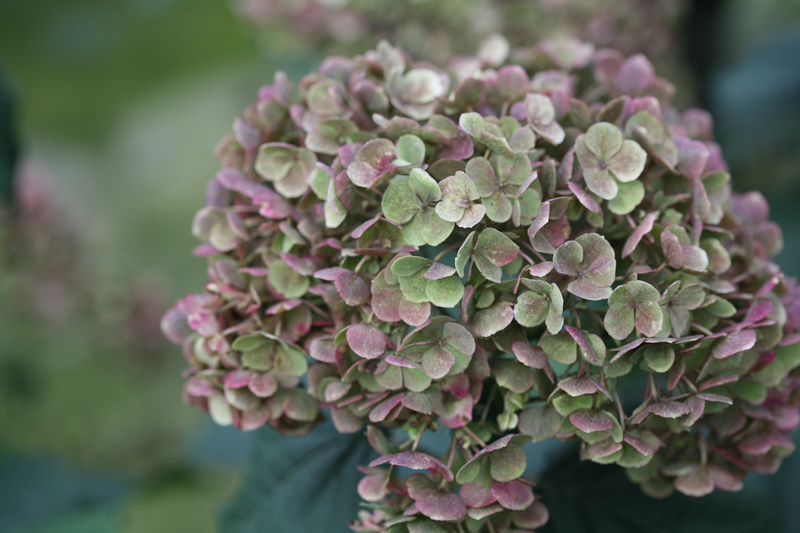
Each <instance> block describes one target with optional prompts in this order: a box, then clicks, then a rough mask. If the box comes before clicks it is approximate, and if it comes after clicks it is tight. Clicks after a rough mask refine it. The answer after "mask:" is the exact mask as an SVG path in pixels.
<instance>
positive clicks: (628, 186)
mask: <svg viewBox="0 0 800 533" xmlns="http://www.w3.org/2000/svg"><path fill="white" fill-rule="evenodd" d="M642 200H644V185H642V182H641V181H631V182H629V183H620V184H619V191H618V192H617V196H616V197H615V198H614V199H613V200H611V201H610V202H608V209H609V210H610V211H611V212H612V213H614V214H616V215H627V214H628V213H630V212H631V211H633V210H634V209H636V206H638V205H639V204H640V203H642Z"/></svg>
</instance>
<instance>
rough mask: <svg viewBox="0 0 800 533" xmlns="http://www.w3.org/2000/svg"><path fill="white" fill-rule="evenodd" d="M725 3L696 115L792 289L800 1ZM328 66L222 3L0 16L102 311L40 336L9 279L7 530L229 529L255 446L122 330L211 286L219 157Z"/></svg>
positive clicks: (34, 6) (80, 311)
mask: <svg viewBox="0 0 800 533" xmlns="http://www.w3.org/2000/svg"><path fill="white" fill-rule="evenodd" d="M700 3H702V2H700ZM716 3H717V4H718V11H717V12H716V15H715V18H714V21H715V23H714V25H713V27H712V26H709V27H708V29H707V32H705V33H703V32H702V31H701V32H696V31H695V33H694V34H692V35H693V37H692V39H694V40H690V41H688V42H690V43H693V44H692V46H703V47H704V48H703V51H704V52H703V56H704V57H705V56H708V57H709V58H710V59H709V60H708V61H707V62H705V63H703V62H700V63H698V64H695V65H694V68H695V71H694V72H695V76H696V84H695V86H696V87H697V88H698V92H697V94H696V95H694V96H692V95H688V96H687V95H685V94H684V95H683V98H681V99H682V100H683V101H686V100H688V101H701V102H703V103H704V104H705V105H707V106H708V107H710V109H712V111H713V112H714V113H715V116H716V117H717V134H718V136H719V139H720V141H721V143H722V145H723V150H724V151H725V153H726V155H727V156H728V158H729V161H730V162H731V164H732V174H733V177H734V183H735V185H736V187H737V189H739V190H750V189H755V188H758V189H760V190H762V191H763V192H764V193H765V195H766V196H767V198H768V199H769V200H770V202H771V204H772V205H773V218H775V219H776V220H778V221H779V223H781V224H782V225H783V227H784V232H785V242H786V246H785V250H784V252H783V253H782V254H781V255H780V256H779V258H778V262H779V263H780V264H781V265H782V266H783V268H784V270H785V271H786V272H787V274H789V275H794V276H797V275H800V216H798V214H797V208H796V205H797V203H798V201H800V61H798V59H797V58H798V57H800V3H798V2H788V1H780V0H759V1H758V2H753V1H751V0H730V1H722V0H720V1H718V2H716ZM412 8H413V7H412ZM688 26H689V24H688V22H687V27H688ZM643 31H646V29H643ZM677 31H681V32H683V31H688V30H686V28H679V29H677ZM698 35H699V36H698ZM694 52H695V51H694V50H692V49H687V50H686V53H685V54H684V55H683V57H684V60H685V61H687V63H691V59H692V55H693V53H694ZM322 55H323V54H322V53H321V52H320V51H313V50H308V49H306V48H305V47H304V46H303V43H302V42H300V41H298V39H296V38H293V36H292V33H291V32H290V31H288V30H286V29H284V30H283V31H266V32H257V31H255V30H254V29H253V28H251V27H249V26H248V25H247V23H245V22H243V21H241V20H240V19H238V18H237V17H236V16H235V15H234V14H233V11H232V10H231V9H230V6H229V5H228V3H227V2H225V1H222V0H119V1H116V2H109V1H101V0H36V1H31V0H3V1H2V2H1V3H0V69H2V71H3V73H4V79H5V81H6V82H9V81H10V86H11V87H12V89H13V90H14V92H15V94H16V103H17V107H16V115H17V125H18V137H19V140H20V143H21V146H22V152H21V164H22V167H23V168H24V169H25V171H26V172H30V173H32V174H36V175H39V176H42V177H43V178H44V179H45V180H46V181H47V182H49V183H50V185H51V191H52V195H53V197H54V198H56V199H57V202H58V204H59V205H61V206H62V208H63V211H64V212H65V213H67V215H68V218H69V220H70V224H71V225H72V226H74V228H75V231H76V233H77V234H78V235H79V238H78V239H77V241H76V243H75V247H76V248H75V249H76V250H77V252H76V255H77V256H78V258H79V261H78V263H79V266H78V267H76V268H77V271H78V272H79V274H80V283H81V287H83V288H84V289H85V291H86V292H87V294H88V295H89V296H87V298H86V301H82V302H79V304H78V305H77V306H76V307H75V309H74V312H73V313H71V314H70V316H69V317H68V318H67V319H66V320H64V321H61V322H58V323H49V322H46V321H42V320H41V319H40V318H37V317H36V316H35V313H32V312H30V309H28V307H29V306H27V305H25V304H24V302H19V301H17V300H15V299H14V298H13V297H12V296H13V294H16V293H15V292H14V289H15V288H17V287H19V286H21V285H24V283H25V281H24V280H25V274H26V273H25V272H19V271H18V270H14V268H15V265H14V264H13V263H9V264H4V265H3V266H2V267H0V299H2V300H0V531H4V532H24V533H29V532H30V533H33V532H36V533H44V532H48V533H56V532H59V533H61V532H124V533H134V532H136V533H138V532H142V533H145V532H147V533H150V532H162V531H163V532H165V533H166V532H172V533H180V532H184V531H185V532H192V533H204V532H213V531H217V530H218V528H219V525H218V524H219V513H220V510H221V509H222V507H223V506H224V505H225V504H226V502H228V501H230V500H231V499H232V498H233V496H234V494H235V493H236V492H237V490H238V488H239V487H240V485H241V483H242V479H243V476H244V474H245V473H246V472H245V471H246V459H247V456H248V453H249V449H250V437H248V436H246V435H242V434H239V433H236V432H235V431H234V430H232V429H230V428H216V427H214V426H213V424H212V423H211V422H210V421H209V420H208V419H207V417H206V416H204V415H203V414H202V413H200V412H199V411H198V410H196V409H192V408H189V407H186V406H184V405H183V404H182V402H181V397H180V390H181V385H182V381H183V380H182V378H181V375H180V373H181V371H182V370H183V368H184V361H183V359H182V357H181V355H180V350H179V349H178V348H176V347H172V346H168V345H166V343H164V342H162V341H161V339H160V335H159V334H158V331H157V330H152V329H151V330H146V331H145V333H143V334H144V335H148V336H150V337H151V338H148V339H145V340H146V341H148V342H147V343H146V344H147V345H148V348H147V349H142V348H140V347H137V343H136V342H132V340H131V338H130V334H129V333H126V332H124V331H122V330H121V329H120V324H122V323H124V321H125V313H126V312H127V311H126V309H128V307H126V305H127V303H129V301H130V299H131V294H139V293H141V292H145V293H146V295H147V299H148V302H150V305H151V308H152V309H155V311H156V314H158V313H160V312H163V310H165V309H166V308H167V307H168V306H169V305H171V303H172V302H173V301H174V300H175V299H177V298H178V297H180V296H182V295H184V294H186V293H189V292H196V291H199V290H200V289H201V288H202V284H203V282H204V281H205V261H204V260H203V259H200V258H195V257H193V256H192V255H191V250H192V248H193V247H194V246H195V245H196V242H195V240H194V239H193V238H192V236H191V234H190V231H189V228H190V223H191V218H192V216H193V214H194V212H195V211H196V210H197V208H198V207H199V206H200V205H201V204H202V201H203V195H204V190H205V186H206V183H207V181H208V180H209V179H210V178H211V177H212V176H213V173H214V172H215V170H216V168H217V163H216V160H215V158H214V156H213V147H214V145H215V144H216V142H217V141H218V140H219V139H220V138H221V137H222V136H223V135H225V134H226V133H227V132H228V131H229V130H230V125H231V123H232V120H233V117H234V116H235V115H237V114H238V113H240V112H241V110H242V109H243V108H244V107H245V106H246V105H247V104H248V103H250V102H251V101H252V100H253V99H254V98H255V94H256V91H257V89H258V87H259V86H260V85H262V84H265V83H269V82H270V80H271V79H272V73H273V72H274V71H275V70H278V69H281V70H285V71H287V72H288V73H289V75H290V76H291V77H293V78H294V79H298V78H299V77H300V76H301V75H302V74H303V73H304V72H306V71H309V70H311V69H312V68H313V66H314V65H315V64H316V63H317V62H318V61H319V59H320V58H321V57H322ZM695 63H697V62H695ZM680 91H681V88H680V87H679V92H680ZM2 242H3V243H5V242H6V241H2ZM134 341H135V339H134Z"/></svg>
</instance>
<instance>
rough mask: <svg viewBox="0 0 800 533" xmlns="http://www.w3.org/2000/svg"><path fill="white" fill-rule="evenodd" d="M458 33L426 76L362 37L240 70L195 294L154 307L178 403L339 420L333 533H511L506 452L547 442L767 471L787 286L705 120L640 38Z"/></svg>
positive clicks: (779, 431) (250, 416)
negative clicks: (635, 42)
mask: <svg viewBox="0 0 800 533" xmlns="http://www.w3.org/2000/svg"><path fill="white" fill-rule="evenodd" d="M483 50H484V51H486V50H491V51H492V53H491V54H489V55H488V56H486V57H492V58H493V59H492V61H487V60H486V59H485V58H482V57H477V58H466V57H458V58H455V59H454V60H453V61H451V62H450V63H449V64H448V66H447V67H446V68H445V69H437V68H435V67H433V66H431V65H429V64H426V63H422V62H412V60H411V59H410V58H409V57H408V56H407V55H406V54H405V53H404V52H403V51H402V50H400V49H398V48H394V47H392V46H391V45H389V44H387V43H386V42H382V43H380V44H379V45H378V47H377V49H376V50H372V51H369V52H367V53H366V54H364V55H362V56H358V57H355V58H353V59H346V58H342V57H332V58H329V59H327V60H326V61H324V62H323V63H322V65H321V66H320V68H319V70H318V71H317V72H315V73H313V74H311V75H309V76H306V77H305V78H303V79H302V80H301V81H300V83H299V88H298V90H295V89H294V88H293V87H292V85H291V84H290V83H289V81H288V80H287V79H286V77H285V76H284V75H282V74H278V75H276V77H275V81H274V83H273V84H272V85H270V86H268V87H264V88H262V89H261V91H260V92H259V99H258V102H256V103H255V104H253V105H252V106H250V107H249V108H248V109H247V111H246V112H245V114H244V117H243V118H240V119H237V120H236V121H235V123H234V127H233V131H234V133H233V135H231V136H229V137H227V138H225V139H224V140H223V141H222V142H221V144H220V145H219V146H218V149H217V151H218V155H219V158H220V160H221V162H222V169H221V170H220V171H219V173H218V174H217V175H216V177H215V179H214V180H213V181H212V182H211V183H210V185H209V188H208V195H207V199H206V206H205V207H204V208H203V209H201V210H200V211H199V212H198V214H197V216H196V218H195V220H194V226H193V229H194V234H195V235H196V236H197V237H198V238H199V239H201V240H202V241H203V243H204V244H202V245H201V246H200V247H199V248H197V250H196V253H197V254H198V255H201V256H206V257H208V258H209V267H208V272H209V282H208V284H207V285H206V287H205V292H204V293H202V294H195V295H190V296H187V297H186V298H184V299H183V300H181V301H179V302H178V303H177V305H176V306H175V307H174V308H173V309H171V310H170V311H169V312H168V313H167V314H166V315H165V317H164V319H163V324H162V326H163V329H164V331H165V333H166V334H167V336H168V337H169V338H170V339H172V340H173V341H175V342H177V343H182V345H183V348H184V354H185V357H186V359H187V361H188V362H189V364H190V369H189V370H188V372H187V376H188V381H187V383H186V387H185V390H184V392H185V398H186V400H187V401H188V402H190V403H193V404H196V405H198V406H200V407H202V408H203V409H206V410H208V411H209V412H210V414H211V416H212V417H213V418H214V420H215V421H217V422H218V423H220V424H233V425H235V426H236V427H238V428H241V429H244V430H250V429H254V428H257V427H259V426H262V425H264V424H269V425H271V426H273V427H275V428H278V429H279V430H281V431H285V432H291V433H303V432H306V431H309V430H310V429H312V427H313V426H314V424H315V423H317V422H318V421H319V420H321V419H322V417H323V416H330V418H331V419H332V421H333V423H334V424H335V426H336V428H337V429H338V430H339V431H340V432H345V433H349V432H361V431H364V430H365V427H366V433H367V437H368V438H369V441H370V443H371V444H372V446H373V447H374V448H375V450H377V451H378V453H379V454H380V457H379V458H378V459H377V460H375V461H374V462H372V463H371V464H370V465H368V466H364V467H363V473H364V474H365V477H364V478H363V480H362V482H361V483H360V485H359V494H360V495H361V496H362V498H363V499H364V500H365V501H366V502H368V504H367V507H368V509H369V510H365V511H363V512H362V513H361V514H360V516H359V517H358V519H357V521H355V522H354V523H353V524H351V527H352V528H353V529H354V530H355V531H392V532H398V533H400V532H406V531H407V532H409V533H417V532H423V531H425V532H439V531H442V532H451V531H452V532H455V531H464V530H469V531H473V532H475V531H505V530H516V531H530V530H533V529H535V528H537V527H539V526H540V525H542V524H544V523H545V522H546V521H547V518H548V516H547V510H546V508H545V507H544V505H543V503H542V502H541V501H540V499H539V498H540V497H539V496H537V495H536V494H535V493H534V490H533V484H532V483H531V482H530V481H528V480H526V479H524V478H523V473H524V471H525V468H526V456H525V452H524V447H525V446H526V444H527V443H529V442H539V441H542V440H545V439H549V438H557V439H562V440H574V441H578V442H580V454H581V457H582V458H584V459H587V460H592V461H595V462H598V463H602V464H609V463H616V464H618V465H620V466H622V467H623V468H625V469H627V472H628V474H629V477H630V478H631V480H633V481H634V482H636V483H639V484H640V485H641V487H642V488H643V490H644V491H646V492H647V493H648V494H651V495H653V496H664V495H666V494H669V493H670V492H671V491H673V490H678V491H680V492H683V493H685V494H689V495H693V496H701V495H704V494H707V493H709V492H711V491H712V490H714V488H719V489H722V490H738V489H739V488H741V486H742V480H743V478H744V477H745V474H746V473H747V472H748V471H750V470H755V471H758V472H773V471H775V469H776V468H777V467H778V466H779V464H780V462H781V459H782V458H783V457H785V456H786V455H787V454H788V453H790V452H791V451H792V450H793V447H794V445H793V444H792V440H791V438H790V432H791V431H792V430H793V429H794V428H796V427H797V426H798V424H799V423H800V412H799V411H798V407H797V406H798V403H800V392H798V385H800V374H798V373H797V372H796V371H795V369H796V368H797V367H798V365H800V342H799V341H800V329H799V328H800V304H798V302H800V289H798V287H797V286H796V285H795V284H794V282H790V281H787V280H785V279H784V278H783V275H782V273H781V271H780V270H779V269H778V267H777V266H775V265H774V264H773V263H771V262H770V260H769V258H770V257H771V256H772V255H774V254H775V253H776V252H777V251H779V250H780V248H781V233H780V229H779V228H778V227H777V226H776V225H775V224H773V223H771V222H769V221H768V215H769V213H768V207H767V205H766V202H765V201H764V199H763V197H762V196H760V195H759V194H758V193H750V194H746V195H735V194H733V193H732V191H731V186H730V176H729V175H728V173H727V171H726V166H725V163H724V161H723V160H722V158H721V155H720V150H719V147H718V146H717V145H716V144H715V143H714V142H713V140H712V133H711V130H712V127H711V118H710V117H709V115H708V114H707V113H705V112H703V111H700V110H688V111H685V112H683V113H680V112H678V111H677V110H676V109H675V108H674V107H673V106H671V104H670V99H671V97H672V94H673V92H674V91H673V87H672V86H671V85H670V84H669V83H668V82H667V81H665V80H663V79H661V78H659V77H657V76H656V75H655V74H654V72H653V68H652V66H651V65H650V63H649V61H648V60H647V59H646V58H645V57H644V56H641V55H634V56H631V57H627V58H626V57H624V56H623V55H622V54H620V53H619V52H616V51H614V50H610V49H598V50H595V49H594V47H593V46H592V45H590V44H586V43H582V42H578V41H570V40H566V41H559V42H558V43H554V42H549V43H547V46H537V47H535V48H532V49H531V50H535V55H536V60H535V61H531V62H528V63H525V65H524V66H523V65H518V64H506V59H507V57H506V56H507V51H508V45H507V43H501V42H497V41H496V40H494V41H492V42H490V43H488V44H484V46H483ZM323 413H325V415H323ZM439 428H445V429H446V430H447V431H448V433H449V434H450V435H451V441H450V446H449V448H448V449H447V451H446V452H445V454H444V455H443V456H441V457H436V456H434V455H431V454H428V453H425V452H424V451H422V449H421V448H420V442H421V437H422V435H423V434H424V433H425V432H426V431H434V430H437V429H439ZM398 434H401V435H405V437H403V438H402V439H397V436H398ZM408 469H411V470H413V471H414V473H413V475H411V477H407V473H408V472H406V474H403V471H407V470H408Z"/></svg>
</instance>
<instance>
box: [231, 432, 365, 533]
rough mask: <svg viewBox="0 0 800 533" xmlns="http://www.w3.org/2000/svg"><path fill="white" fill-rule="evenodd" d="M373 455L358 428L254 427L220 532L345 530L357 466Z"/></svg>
mask: <svg viewBox="0 0 800 533" xmlns="http://www.w3.org/2000/svg"><path fill="white" fill-rule="evenodd" d="M374 457H376V454H375V452H374V451H373V450H372V448H370V446H369V443H368V442H367V439H366V438H365V437H364V436H363V435H362V434H361V433H356V434H352V435H341V434H339V433H338V432H337V431H336V430H335V429H334V427H333V425H332V424H331V423H325V424H322V425H320V426H318V427H316V428H314V430H313V431H312V432H311V433H309V434H308V435H306V436H304V437H295V436H290V435H281V434H280V433H278V432H277V431H275V430H274V429H272V428H269V427H265V428H262V429H260V430H258V431H257V432H256V433H255V441H254V452H253V456H252V458H251V460H250V467H249V468H248V469H247V472H248V476H247V478H246V479H245V482H244V485H243V487H242V489H241V491H240V492H239V494H238V495H237V496H236V498H235V499H234V500H233V502H232V503H231V504H230V506H229V507H228V508H227V509H226V510H225V512H224V514H223V520H222V532H223V533H234V532H236V533H266V532H269V533H290V532H291V533H294V532H296V531H320V532H326V533H327V532H330V533H333V532H336V533H339V532H341V533H345V532H347V531H349V528H348V527H347V524H348V523H349V522H350V521H351V520H353V519H354V518H355V517H356V514H357V513H358V511H359V509H360V502H361V499H360V497H359V496H358V492H357V490H356V487H357V485H358V482H359V481H360V480H361V478H362V477H363V476H362V474H361V473H360V472H358V470H357V469H356V468H357V467H358V466H359V465H365V464H368V463H369V462H370V460H371V459H373V458H374Z"/></svg>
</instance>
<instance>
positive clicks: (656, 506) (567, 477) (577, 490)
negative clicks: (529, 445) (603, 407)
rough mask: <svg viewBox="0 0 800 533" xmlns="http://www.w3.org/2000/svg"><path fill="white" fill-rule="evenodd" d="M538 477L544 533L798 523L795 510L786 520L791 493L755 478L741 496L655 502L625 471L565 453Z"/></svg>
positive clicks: (655, 532) (649, 532)
mask: <svg viewBox="0 0 800 533" xmlns="http://www.w3.org/2000/svg"><path fill="white" fill-rule="evenodd" d="M539 479H540V480H541V481H539V483H538V487H537V489H538V490H541V491H542V492H543V493H544V498H543V500H544V501H545V502H547V509H548V511H549V512H550V521H549V523H548V524H547V525H546V526H544V527H542V528H537V531H541V532H543V533H590V532H592V533H594V532H600V533H605V532H614V533H707V532H709V531H715V532H716V531H724V532H726V533H749V532H752V531H775V532H782V533H789V532H790V531H793V529H792V528H793V527H796V524H797V522H796V520H797V516H796V514H795V513H794V512H793V513H791V517H789V516H787V512H786V509H788V508H789V507H785V506H787V505H790V504H789V502H788V500H787V494H788V493H782V492H781V489H780V488H778V487H779V485H778V487H775V485H777V484H773V487H768V485H767V483H763V480H756V479H752V478H751V479H750V481H751V484H750V485H748V484H747V483H746V484H745V489H744V490H743V491H742V492H738V493H726V492H722V491H716V492H714V493H712V494H710V495H708V496H705V497H702V498H689V497H686V496H684V495H682V494H678V493H675V494H673V495H671V496H669V497H668V498H665V499H654V498H651V497H649V496H647V495H645V494H644V493H643V492H642V491H641V490H640V489H639V488H638V487H637V486H636V485H635V484H633V483H631V482H630V480H629V479H628V477H627V476H626V475H625V471H624V470H623V469H621V468H614V467H608V466H603V465H599V464H594V463H592V462H588V461H586V462H581V461H579V460H578V458H577V457H576V456H574V455H571V456H570V455H565V456H564V458H563V459H562V460H561V461H559V462H557V463H555V464H554V465H553V466H551V467H550V468H548V469H547V470H546V471H545V472H543V473H542V474H541V475H540V476H539ZM759 481H761V482H759ZM787 481H788V480H787ZM784 483H785V484H786V485H785V487H786V488H784V489H783V490H790V489H788V486H789V483H792V482H784ZM781 526H783V527H781Z"/></svg>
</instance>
